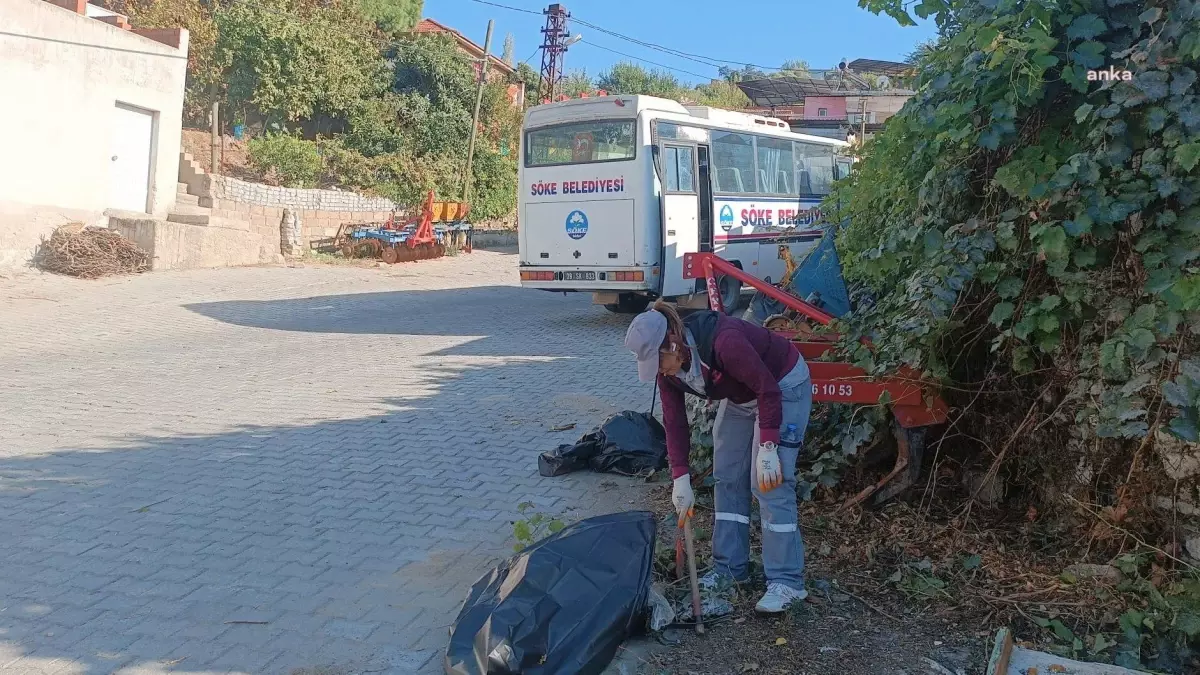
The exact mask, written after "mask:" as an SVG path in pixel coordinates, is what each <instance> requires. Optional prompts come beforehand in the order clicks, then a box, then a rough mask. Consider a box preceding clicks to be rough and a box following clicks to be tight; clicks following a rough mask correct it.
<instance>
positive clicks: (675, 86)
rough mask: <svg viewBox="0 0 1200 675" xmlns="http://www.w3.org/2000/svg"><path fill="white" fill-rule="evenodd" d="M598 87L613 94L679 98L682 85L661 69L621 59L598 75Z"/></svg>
mask: <svg viewBox="0 0 1200 675" xmlns="http://www.w3.org/2000/svg"><path fill="white" fill-rule="evenodd" d="M597 84H598V85H599V87H600V88H601V89H603V90H605V91H608V92H611V93H614V94H647V95H649V96H661V97H662V98H679V97H680V96H681V95H682V93H683V91H684V89H685V88H684V86H683V85H681V84H680V83H679V80H678V79H676V78H675V76H674V75H672V74H670V73H668V72H665V71H661V70H647V69H645V68H643V67H641V66H639V65H637V64H635V63H629V62H627V61H622V62H620V63H617V64H616V65H614V66H613V67H612V68H610V69H609V70H608V72H606V73H602V74H601V75H600V79H599V81H598V82H597Z"/></svg>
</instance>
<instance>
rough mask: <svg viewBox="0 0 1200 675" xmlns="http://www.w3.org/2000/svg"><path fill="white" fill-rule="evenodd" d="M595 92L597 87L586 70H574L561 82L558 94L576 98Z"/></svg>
mask: <svg viewBox="0 0 1200 675" xmlns="http://www.w3.org/2000/svg"><path fill="white" fill-rule="evenodd" d="M594 91H596V85H595V84H594V83H593V82H592V78H591V76H589V75H588V74H587V71H586V70H572V71H571V72H569V73H567V74H566V75H564V76H563V78H562V80H561V81H559V83H558V91H557V93H558V94H563V95H566V96H569V97H571V98H575V97H577V96H579V95H580V94H590V93H592V92H594Z"/></svg>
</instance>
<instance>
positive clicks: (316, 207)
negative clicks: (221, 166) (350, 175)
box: [208, 176, 395, 213]
mask: <svg viewBox="0 0 1200 675" xmlns="http://www.w3.org/2000/svg"><path fill="white" fill-rule="evenodd" d="M208 196H209V197H211V198H212V199H223V200H228V201H233V202H241V203H246V204H257V205H259V206H272V207H279V208H290V209H293V210H301V211H336V212H346V211H351V212H353V211H387V212H389V213H390V212H391V210H392V209H393V208H394V207H395V204H394V203H393V202H392V201H390V200H387V199H383V198H379V197H364V196H362V195H360V194H356V193H354V192H342V191H340V190H304V189H297V188H284V187H275V186H273V185H263V184H261V183H250V182H248V181H244V180H239V179H237V178H230V177H228V176H214V177H213V180H212V183H211V187H210V190H209V195H208Z"/></svg>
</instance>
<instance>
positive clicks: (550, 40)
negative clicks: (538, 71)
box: [538, 3, 571, 101]
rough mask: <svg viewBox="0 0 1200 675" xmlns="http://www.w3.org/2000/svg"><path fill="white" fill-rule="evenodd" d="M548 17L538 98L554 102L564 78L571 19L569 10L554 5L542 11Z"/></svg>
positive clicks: (544, 30) (543, 43) (543, 42)
mask: <svg viewBox="0 0 1200 675" xmlns="http://www.w3.org/2000/svg"><path fill="white" fill-rule="evenodd" d="M542 14H545V15H546V27H545V28H543V29H542V35H543V38H542V80H541V83H540V84H539V85H538V98H540V99H541V100H543V101H544V100H547V99H549V100H551V101H553V100H554V95H555V94H556V93H558V83H559V81H560V80H562V76H563V72H562V70H563V54H565V53H566V51H567V37H568V36H567V19H569V18H571V15H570V13H568V12H567V8H566V7H564V6H562V5H559V4H557V3H556V4H553V5H550V6H549V7H547V8H546V9H545V10H543V11H542Z"/></svg>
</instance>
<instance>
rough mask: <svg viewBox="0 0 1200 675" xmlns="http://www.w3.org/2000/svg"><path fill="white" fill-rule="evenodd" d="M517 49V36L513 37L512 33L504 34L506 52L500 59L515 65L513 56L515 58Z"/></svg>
mask: <svg viewBox="0 0 1200 675" xmlns="http://www.w3.org/2000/svg"><path fill="white" fill-rule="evenodd" d="M515 49H516V38H514V37H513V34H512V33H508V34H506V35H505V36H504V52H503V53H502V54H501V55H500V60H501V61H503V62H505V63H507V64H508V65H510V66H511V65H513V58H515V57H514V55H513V51H514V50H515Z"/></svg>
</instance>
